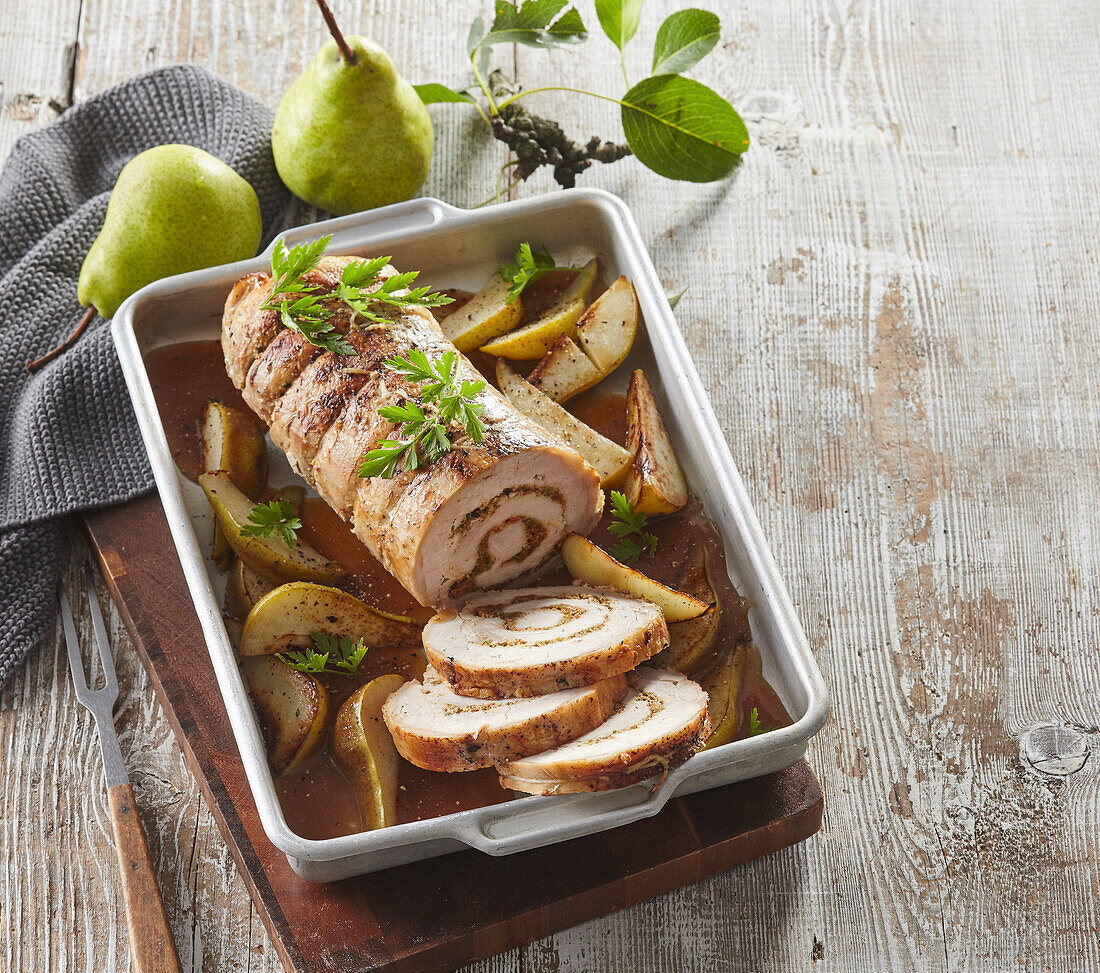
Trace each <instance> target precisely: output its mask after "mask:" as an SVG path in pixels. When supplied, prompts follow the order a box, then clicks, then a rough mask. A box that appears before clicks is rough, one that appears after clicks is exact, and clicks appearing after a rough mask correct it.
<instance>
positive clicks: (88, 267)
mask: <svg viewBox="0 0 1100 973" xmlns="http://www.w3.org/2000/svg"><path fill="white" fill-rule="evenodd" d="M261 234H262V223H261V220H260V201H259V200H258V199H257V198H256V192H255V190H253V188H252V187H251V186H250V185H249V184H248V182H247V181H246V180H245V179H243V178H242V177H241V176H239V175H238V174H237V173H236V172H234V171H233V170H232V169H231V168H230V167H229V166H227V165H226V164H225V163H224V162H222V161H221V159H216V158H215V157H214V156H212V155H210V153H208V152H203V150H202V149H197V148H195V147H194V146H193V145H158V146H156V147H155V148H152V149H146V151H144V152H142V153H141V154H140V155H136V156H134V158H132V159H131V160H130V161H129V162H127V163H126V165H125V166H123V169H122V172H120V173H119V175H118V181H117V182H116V183H115V188H114V189H113V190H112V191H111V198H110V201H109V202H108V203H107V216H106V219H104V221H103V229H102V230H100V231H99V236H98V237H96V239H95V243H93V244H92V246H91V249H90V250H89V251H88V255H87V256H86V257H85V258H84V264H83V266H81V268H80V280H79V282H78V284H77V297H78V298H79V299H80V303H81V304H83V305H84V306H85V307H88V306H89V305H91V306H93V307H95V309H96V310H97V311H98V312H99V313H100V314H101V315H102V316H103V317H105V318H109V317H112V316H113V315H114V313H115V311H117V310H118V306H119V305H120V304H121V303H122V302H123V301H124V300H126V298H128V297H129V296H130V295H131V294H133V293H134V291H136V290H138V289H140V288H142V287H144V286H145V285H146V284H149V283H151V282H153V281H154V280H160V279H161V278H162V277H171V276H172V275H174V274H183V273H186V272H187V271H189V270H199V269H200V268H202V267H213V266H216V265H217V264H224V263H230V262H232V261H235V260H245V259H247V258H248V257H254V256H255V255H256V250H257V248H258V247H259V245H260V236H261Z"/></svg>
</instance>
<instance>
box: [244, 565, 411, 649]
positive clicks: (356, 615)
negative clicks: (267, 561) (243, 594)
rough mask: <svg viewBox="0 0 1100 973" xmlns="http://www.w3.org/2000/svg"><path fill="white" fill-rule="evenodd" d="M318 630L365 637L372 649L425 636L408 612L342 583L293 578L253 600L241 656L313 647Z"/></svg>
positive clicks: (354, 639)
mask: <svg viewBox="0 0 1100 973" xmlns="http://www.w3.org/2000/svg"><path fill="white" fill-rule="evenodd" d="M313 632H325V633H327V634H328V635H333V636H337V637H342V638H348V639H351V641H352V642H358V641H359V640H360V639H362V640H363V641H364V642H365V643H366V645H367V646H368V648H387V649H388V648H392V647H401V648H406V647H410V646H413V645H416V644H419V641H420V629H419V628H418V627H417V626H416V625H414V624H413V622H412V620H411V619H409V618H406V617H405V616H403V615H391V614H389V612H384V611H379V610H378V609H377V608H372V607H371V606H370V605H368V604H367V603H366V602H364V601H360V600H359V599H358V598H356V597H355V595H350V594H348V593H347V592H346V591H341V590H340V589H339V588H330V587H328V586H327V585H321V584H312V583H310V582H308V581H291V582H288V583H287V584H284V585H280V586H279V587H278V588H275V589H273V590H272V591H269V592H268V593H267V594H266V595H264V596H263V597H262V598H261V599H260V600H259V601H257V602H256V604H255V605H253V607H252V610H251V611H250V612H249V613H248V617H247V618H246V619H245V622H244V631H243V632H242V633H241V655H246V656H247V655H275V654H276V653H278V652H285V651H287V650H288V649H290V648H293V647H295V646H311V645H312V644H313V640H312V633H313Z"/></svg>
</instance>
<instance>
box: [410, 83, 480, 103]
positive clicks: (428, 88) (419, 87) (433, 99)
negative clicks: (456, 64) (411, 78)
mask: <svg viewBox="0 0 1100 973" xmlns="http://www.w3.org/2000/svg"><path fill="white" fill-rule="evenodd" d="M413 90H414V91H415V92H416V93H417V94H418V95H420V100H421V101H422V102H424V104H425V105H437V104H440V103H441V102H447V101H464V102H467V103H468V104H471V105H476V104H477V101H476V100H475V99H474V98H473V97H472V96H471V95H468V94H466V92H465V91H455V90H454V89H453V88H448V87H447V86H446V85H445V84H436V83H435V82H431V83H428V84H414V85H413Z"/></svg>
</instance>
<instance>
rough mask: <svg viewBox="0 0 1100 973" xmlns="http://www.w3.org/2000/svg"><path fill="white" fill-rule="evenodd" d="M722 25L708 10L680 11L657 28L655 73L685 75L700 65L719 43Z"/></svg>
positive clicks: (692, 9)
mask: <svg viewBox="0 0 1100 973" xmlns="http://www.w3.org/2000/svg"><path fill="white" fill-rule="evenodd" d="M720 27H721V25H720V24H719V22H718V18H717V17H716V16H715V15H714V14H712V13H710V11H708V10H696V9H694V8H689V9H688V10H678V11H677V12H676V13H674V14H671V15H670V16H669V17H668V19H667V20H665V22H664V23H663V24H661V27H660V29H659V30H658V31H657V40H656V41H654V43H653V73H654V74H682V73H683V72H684V71H686V70H687V69H688V68H690V67H694V66H695V65H696V64H698V63H699V62H700V61H701V60H702V59H703V58H704V57H705V56H706V55H707V54H709V53H710V51H711V49H712V48H713V47H714V45H715V44H717V43H718V34H719V30H720Z"/></svg>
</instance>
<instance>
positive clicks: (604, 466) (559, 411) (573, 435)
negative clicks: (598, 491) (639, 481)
mask: <svg viewBox="0 0 1100 973" xmlns="http://www.w3.org/2000/svg"><path fill="white" fill-rule="evenodd" d="M497 386H498V387H499V388H500V390H501V392H503V393H504V395H505V397H506V398H507V399H508V401H510V402H511V403H512V405H514V406H515V407H516V408H517V409H519V411H520V412H522V413H523V414H524V415H525V416H527V417H528V418H529V419H534V420H535V422H537V423H538V424H539V425H540V426H542V427H543V428H544V429H546V430H547V431H549V432H552V433H554V434H555V435H558V436H561V438H562V439H564V440H565V441H566V442H567V443H569V445H570V446H572V447H573V448H574V449H575V450H576V451H577V452H578V453H580V454H581V456H583V457H584V458H585V459H586V460H588V462H589V463H591V464H592V465H593V466H594V467H595V468H596V472H597V473H599V474H600V482H601V483H602V484H603V486H604V488H605V489H612V488H614V487H617V486H618V485H619V484H620V483H621V482H622V481H623V479H624V478H625V477H626V473H627V470H629V469H630V459H631V456H630V453H629V452H628V451H627V450H625V449H623V447H622V446H620V445H619V444H618V443H615V442H612V441H611V440H610V439H608V438H607V437H605V436H601V435H600V434H599V433H598V432H596V430H595V429H593V428H592V427H591V426H588V425H585V423H583V422H581V421H580V419H578V418H577V417H576V416H574V415H573V414H572V413H570V412H568V411H566V410H565V409H564V408H562V407H561V406H560V405H558V403H557V402H555V401H554V400H553V399H552V398H550V396H548V395H546V394H545V393H544V392H541V391H539V390H538V389H537V388H535V386H533V385H532V384H531V383H530V382H528V381H527V380H526V379H525V378H523V377H522V376H521V375H518V374H516V372H515V371H513V370H512V368H511V366H509V364H508V363H507V362H506V361H504V360H503V359H498V360H497Z"/></svg>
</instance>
